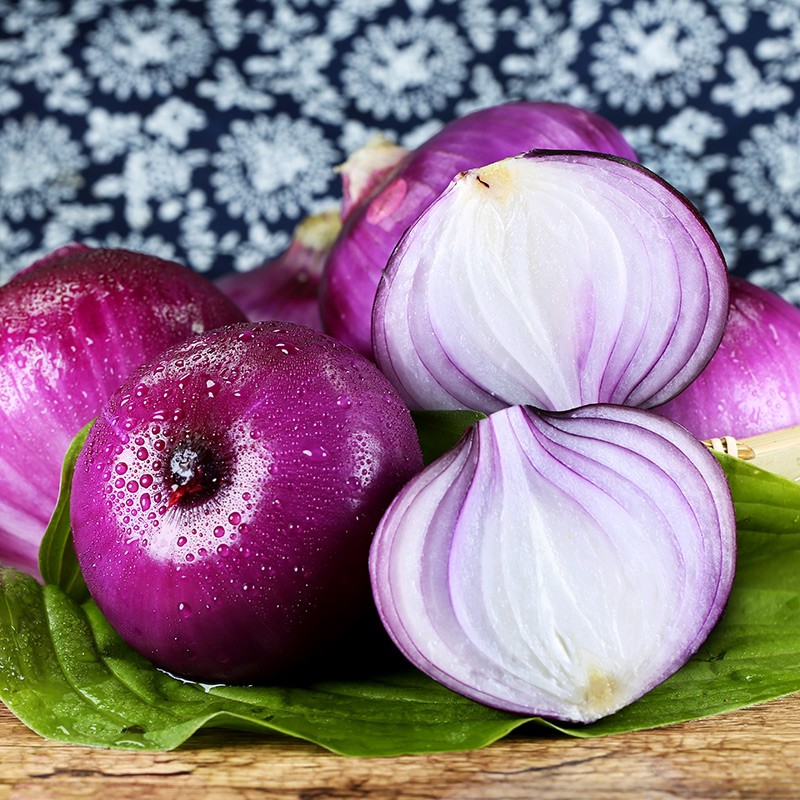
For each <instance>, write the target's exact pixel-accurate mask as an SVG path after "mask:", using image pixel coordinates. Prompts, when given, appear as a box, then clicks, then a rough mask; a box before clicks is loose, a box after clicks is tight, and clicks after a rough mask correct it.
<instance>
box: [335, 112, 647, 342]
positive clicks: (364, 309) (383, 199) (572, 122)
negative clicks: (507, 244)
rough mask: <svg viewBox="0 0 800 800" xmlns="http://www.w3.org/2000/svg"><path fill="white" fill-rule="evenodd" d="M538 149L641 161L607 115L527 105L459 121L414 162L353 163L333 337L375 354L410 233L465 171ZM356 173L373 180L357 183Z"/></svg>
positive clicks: (390, 157)
mask: <svg viewBox="0 0 800 800" xmlns="http://www.w3.org/2000/svg"><path fill="white" fill-rule="evenodd" d="M533 147H539V148H542V147H544V148H550V149H553V148H560V149H568V150H588V151H593V152H594V151H596V152H601V153H610V154H612V155H619V156H624V157H625V158H631V159H633V158H635V155H634V152H633V150H632V149H631V146H630V145H629V144H628V143H627V142H626V141H625V139H624V138H623V136H622V134H621V133H620V132H619V131H618V130H617V129H616V128H615V127H614V126H613V125H612V124H611V123H610V122H609V121H608V120H606V119H604V118H603V117H601V116H599V115H597V114H593V113H592V112H590V111H586V110H584V109H582V108H577V107H575V106H572V105H569V104H566V103H548V102H527V101H525V102H517V103H504V104H502V105H497V106H491V107H489V108H482V109H480V110H478V111H474V112H473V113H471V114H468V115H467V116H465V117H461V118H460V119H456V120H453V121H452V122H450V123H449V124H448V125H446V126H445V127H444V128H442V130H441V131H439V132H438V133H437V134H436V135H435V136H433V137H431V138H430V139H429V140H427V141H426V142H424V143H423V144H422V145H420V147H418V148H417V149H416V150H414V151H413V152H411V153H410V154H408V155H407V156H404V154H403V153H402V151H401V150H400V149H399V148H391V147H387V146H385V144H384V146H381V145H380V143H377V144H376V143H374V142H373V143H370V145H369V147H368V148H367V151H366V152H365V154H364V156H363V157H362V156H361V155H356V156H353V157H351V158H350V159H349V160H348V168H347V169H345V171H344V176H345V187H344V188H345V190H346V194H347V195H351V196H353V199H352V201H350V200H348V197H347V196H346V197H345V204H344V207H345V210H346V214H347V218H346V219H345V221H344V227H343V229H342V233H341V234H340V236H339V238H338V240H337V242H336V244H335V245H334V248H333V250H332V252H331V255H330V258H329V259H328V262H327V264H326V266H325V271H324V274H323V280H322V286H321V295H320V300H321V305H322V320H323V323H324V324H325V330H326V332H327V333H330V334H331V335H332V336H335V337H336V338H337V339H339V340H341V341H343V342H344V343H345V344H348V345H350V346H351V347H353V348H355V349H356V350H358V351H359V352H360V353H362V354H363V355H366V356H371V355H372V343H371V339H370V315H371V313H372V303H373V300H374V299H375V290H376V289H377V287H378V281H379V280H380V276H381V272H382V271H383V269H384V268H385V267H386V262H387V260H388V258H389V256H390V255H391V253H392V250H393V249H394V247H395V245H396V244H397V242H398V241H399V239H400V237H401V236H402V234H403V233H404V231H405V230H406V228H408V226H409V225H410V224H411V223H412V222H413V221H414V220H415V219H416V218H417V217H418V216H419V215H420V214H421V213H422V212H423V211H424V210H425V208H426V207H427V206H428V205H429V204H430V203H431V202H433V200H435V199H436V197H437V196H438V195H439V193H440V192H442V191H443V190H444V189H445V188H446V187H447V185H448V184H449V183H450V181H451V180H452V179H453V178H454V177H455V176H456V175H457V174H458V173H459V172H461V171H462V170H465V169H472V168H474V167H481V166H483V165H485V164H490V163H492V162H493V161H497V160H498V159H500V158H506V157H508V156H515V155H517V154H518V153H522V152H525V151H527V150H530V149H531V148H533ZM364 164H366V168H365V167H364ZM354 172H361V173H363V174H365V175H368V176H369V178H368V180H364V178H363V177H362V178H360V179H358V180H357V181H354V180H352V176H353V173H354ZM377 177H382V179H381V180H377V179H376V178H377ZM348 178H351V180H350V181H349V182H348V180H347V179H348ZM356 187H358V188H356Z"/></svg>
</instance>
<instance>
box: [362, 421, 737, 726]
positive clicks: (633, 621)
mask: <svg viewBox="0 0 800 800" xmlns="http://www.w3.org/2000/svg"><path fill="white" fill-rule="evenodd" d="M735 557H736V526H735V519H734V511H733V504H732V501H731V497H730V490H729V487H728V484H727V481H726V479H725V476H724V473H723V472H722V469H721V468H720V466H719V464H718V463H717V462H716V460H715V459H714V457H713V456H712V455H711V454H710V453H709V452H708V451H707V450H706V448H705V447H703V446H702V445H701V444H700V443H699V442H697V440H695V439H694V438H693V437H691V435H690V434H688V433H687V432H686V431H685V430H684V429H683V428H681V427H680V426H678V425H676V424H675V423H672V422H670V421H669V420H666V419H664V418H663V417H660V416H659V415H657V414H655V413H653V412H648V411H643V410H640V409H634V408H628V407H622V406H594V407H585V408H580V409H576V410H573V411H570V412H564V413H548V412H537V411H535V410H534V409H531V408H526V407H522V406H512V407H510V408H507V409H504V410H502V411H499V412H497V413H495V414H493V415H491V416H490V417H488V418H486V419H484V420H481V421H480V422H478V423H477V424H476V425H475V426H474V427H473V428H472V429H470V430H469V431H468V432H467V434H466V435H465V437H464V438H463V439H462V440H461V442H460V443H459V444H458V445H456V447H454V448H453V449H452V450H451V451H449V452H448V453H447V454H445V455H444V456H442V457H441V458H440V459H438V460H437V461H435V462H433V463H432V464H431V465H429V466H428V467H426V469H425V470H424V471H423V472H422V473H420V474H419V475H418V476H416V477H415V478H414V479H412V480H411V481H410V482H409V483H408V484H407V486H406V487H405V488H404V489H403V490H402V491H401V492H400V493H399V495H398V496H397V498H396V499H395V500H394V502H393V503H392V505H391V506H390V507H389V509H388V510H387V512H386V514H385V515H384V517H383V519H382V520H381V524H380V525H379V527H378V529H377V531H376V534H375V539H374V541H373V545H372V550H371V554H370V574H371V579H372V586H373V593H374V596H375V601H376V604H377V608H378V611H379V614H380V616H381V618H382V620H383V622H384V625H385V627H386V629H387V631H388V632H389V634H390V636H391V637H392V638H393V640H394V641H395V643H396V644H397V645H398V647H399V648H400V650H401V651H402V652H403V653H404V654H405V655H406V657H407V658H408V659H409V660H410V661H411V662H412V663H413V664H414V665H415V666H417V667H418V668H419V669H421V670H423V671H424V672H425V673H427V674H428V675H429V676H431V677H433V678H434V679H435V680H437V681H440V682H441V683H442V684H444V685H445V686H447V687H449V688H451V689H453V690H455V691H457V692H460V693H462V694H464V695H466V696H468V697H471V698H472V699H474V700H477V701H479V702H481V703H485V704H487V705H491V706H494V707H497V708H501V709H505V710H508V711H513V712H517V713H522V714H530V715H541V716H545V717H554V718H558V719H563V720H569V721H573V722H591V721H594V720H596V719H599V718H600V717H603V716H606V715H608V714H611V713H613V712H615V711H616V710H618V709H619V708H622V707H624V706H625V705H627V704H629V703H631V702H633V701H634V700H635V699H637V698H638V697H640V696H642V695H643V694H644V693H645V692H647V691H649V690H650V689H652V688H653V687H654V686H656V685H657V684H658V683H660V682H662V681H663V680H665V679H666V678H667V677H668V676H669V675H671V674H672V673H673V672H675V671H676V670H677V669H678V668H679V667H680V666H681V665H682V664H684V663H685V662H686V661H687V660H688V659H689V657H690V656H691V655H692V654H693V653H694V652H695V651H696V650H697V649H698V647H699V646H700V644H701V643H702V642H703V641H704V639H705V638H706V637H707V635H708V633H709V632H710V631H711V629H712V628H713V626H714V625H715V623H716V622H717V620H718V619H719V616H720V614H721V613H722V610H723V607H724V605H725V602H726V600H727V597H728V595H729V593H730V589H731V584H732V580H733V574H734V564H735Z"/></svg>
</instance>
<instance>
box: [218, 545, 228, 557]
mask: <svg viewBox="0 0 800 800" xmlns="http://www.w3.org/2000/svg"><path fill="white" fill-rule="evenodd" d="M230 552H231V549H230V547H228V545H226V544H221V545H220V546H219V547H218V548H217V553H218V554H219V555H221V556H222V557H223V558H225V557H226V556H227V555H228V554H229V553H230Z"/></svg>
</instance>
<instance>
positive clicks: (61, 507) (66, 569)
mask: <svg viewBox="0 0 800 800" xmlns="http://www.w3.org/2000/svg"><path fill="white" fill-rule="evenodd" d="M92 425H94V420H92V422H90V423H88V424H87V425H85V426H84V427H83V428H81V430H80V431H78V433H77V434H76V435H75V438H74V439H73V440H72V443H71V444H70V446H69V448H68V449H67V454H66V456H65V457H64V463H63V465H62V467H61V485H60V487H59V490H58V502H57V503H56V507H55V509H54V511H53V515H52V516H51V517H50V522H49V523H48V525H47V529H46V530H45V532H44V537H43V539H42V543H41V545H40V546H39V572H40V573H41V575H42V579H43V580H44V582H45V583H48V584H53V585H55V586H58V587H60V588H61V589H62V590H63V591H64V592H66V593H67V594H68V595H69V596H70V597H72V598H73V599H74V600H77V601H78V602H81V601H83V600H86V599H87V598H88V597H89V591H88V590H87V588H86V584H85V583H84V581H83V575H81V570H80V567H79V566H78V559H77V558H76V556H75V549H74V547H73V546H72V528H71V527H70V519H69V499H70V493H71V492H70V490H71V487H72V476H73V475H74V474H75V462H76V460H77V458H78V454H79V453H80V451H81V449H82V448H83V445H84V444H85V442H86V437H87V436H88V435H89V431H90V430H91V428H92Z"/></svg>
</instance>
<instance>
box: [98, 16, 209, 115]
mask: <svg viewBox="0 0 800 800" xmlns="http://www.w3.org/2000/svg"><path fill="white" fill-rule="evenodd" d="M211 52H212V45H211V38H210V36H209V34H208V32H207V31H206V30H205V28H204V27H203V26H202V25H201V24H200V22H199V21H198V20H197V19H195V18H194V17H192V16H190V15H189V14H187V13H186V12H184V11H180V10H171V9H167V8H159V9H155V10H151V9H148V8H146V7H144V6H138V7H137V8H135V9H133V11H131V12H129V13H126V12H123V11H122V10H120V9H115V11H114V13H113V14H112V15H111V17H110V18H109V19H105V20H103V21H102V22H101V23H100V24H99V25H98V27H97V30H96V31H94V33H93V34H92V35H91V36H90V44H89V46H88V47H86V48H85V51H84V56H85V58H86V62H87V69H88V71H89V74H90V75H92V76H93V77H95V78H96V79H97V82H98V85H99V86H100V88H101V89H102V90H103V91H104V92H109V93H113V94H114V95H115V96H116V97H117V98H118V99H120V100H127V99H128V98H129V97H131V95H133V94H135V95H137V96H138V97H140V98H143V99H145V98H149V97H151V96H152V95H154V94H157V95H168V94H169V93H170V92H171V91H172V90H173V89H174V88H176V87H177V88H179V87H182V86H185V85H186V83H187V81H188V80H189V78H192V77H197V76H199V75H201V74H202V73H203V71H204V70H205V68H206V65H207V64H208V62H209V60H210V59H211Z"/></svg>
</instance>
